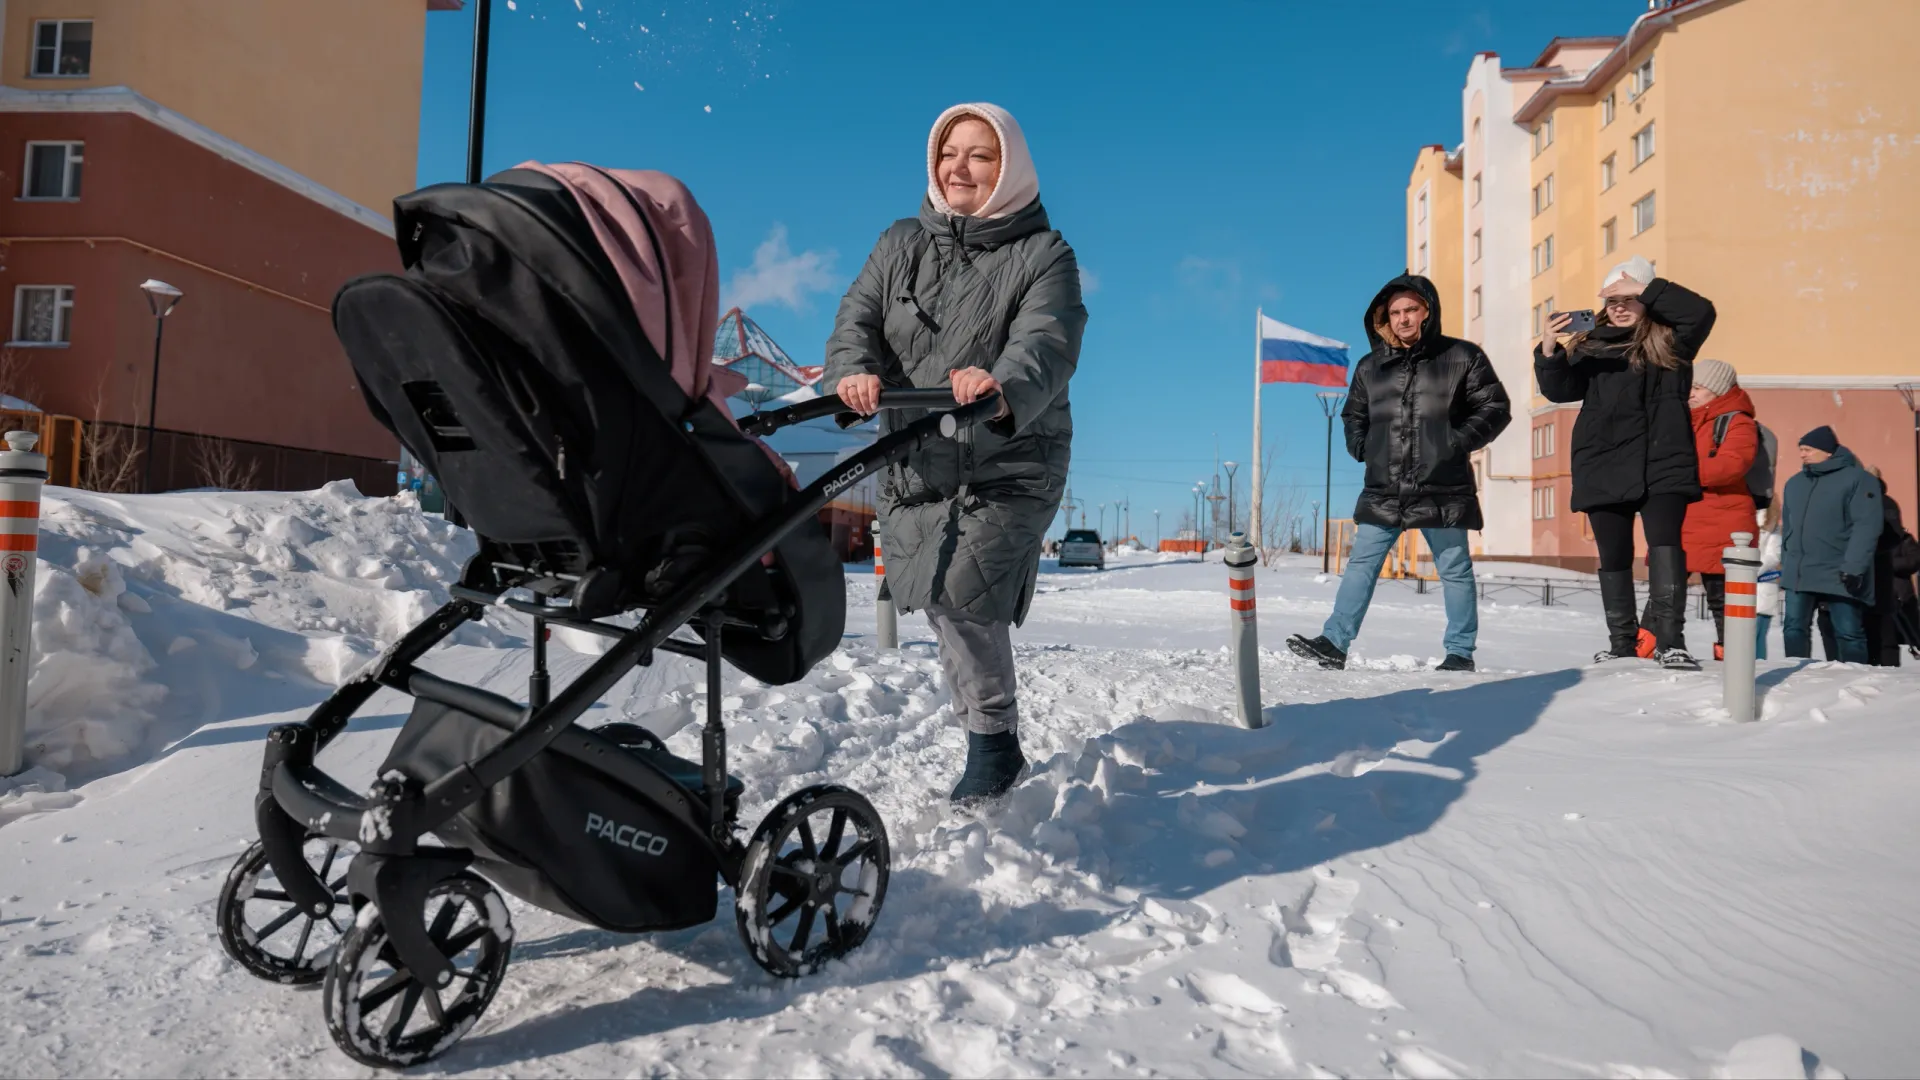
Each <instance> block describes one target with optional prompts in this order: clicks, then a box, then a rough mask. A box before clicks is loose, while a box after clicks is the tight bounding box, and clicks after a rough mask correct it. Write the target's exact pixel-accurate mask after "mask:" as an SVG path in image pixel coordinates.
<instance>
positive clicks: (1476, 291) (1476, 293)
mask: <svg viewBox="0 0 1920 1080" xmlns="http://www.w3.org/2000/svg"><path fill="white" fill-rule="evenodd" d="M1473 317H1474V318H1476V319H1477V318H1479V317H1480V286H1478V285H1475V286H1474V287H1473Z"/></svg>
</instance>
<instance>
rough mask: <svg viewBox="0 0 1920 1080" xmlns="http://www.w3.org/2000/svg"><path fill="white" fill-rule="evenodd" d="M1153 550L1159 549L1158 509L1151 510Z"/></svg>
mask: <svg viewBox="0 0 1920 1080" xmlns="http://www.w3.org/2000/svg"><path fill="white" fill-rule="evenodd" d="M1153 550H1155V551H1159V550H1160V511H1158V510H1155V511H1154V512H1153Z"/></svg>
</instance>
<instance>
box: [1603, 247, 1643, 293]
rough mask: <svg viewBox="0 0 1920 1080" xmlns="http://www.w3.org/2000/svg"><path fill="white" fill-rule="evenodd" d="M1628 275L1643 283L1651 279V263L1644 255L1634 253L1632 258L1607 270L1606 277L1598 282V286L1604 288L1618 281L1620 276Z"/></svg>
mask: <svg viewBox="0 0 1920 1080" xmlns="http://www.w3.org/2000/svg"><path fill="white" fill-rule="evenodd" d="M1628 277H1630V278H1632V279H1633V280H1635V281H1637V282H1639V283H1640V284H1642V285H1645V284H1646V283H1647V282H1649V281H1652V280H1653V264H1652V263H1650V262H1648V261H1647V260H1646V257H1645V256H1643V255H1635V256H1634V257H1633V258H1631V259H1628V260H1627V261H1626V262H1623V263H1621V264H1620V265H1619V266H1616V267H1614V268H1613V269H1611V270H1609V271H1607V279H1606V280H1605V281H1602V282H1601V283H1600V287H1601V288H1603V289H1604V288H1606V287H1607V286H1609V285H1611V284H1613V283H1614V282H1616V281H1619V280H1620V279H1621V278H1628Z"/></svg>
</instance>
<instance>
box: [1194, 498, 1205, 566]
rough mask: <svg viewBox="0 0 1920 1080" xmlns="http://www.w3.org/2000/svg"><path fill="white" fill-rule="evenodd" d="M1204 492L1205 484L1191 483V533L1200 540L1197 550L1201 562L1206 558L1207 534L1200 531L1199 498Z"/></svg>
mask: <svg viewBox="0 0 1920 1080" xmlns="http://www.w3.org/2000/svg"><path fill="white" fill-rule="evenodd" d="M1206 493H1207V486H1206V485H1205V484H1195V485H1193V535H1194V538H1195V539H1197V540H1199V541H1200V547H1199V551H1200V561H1201V562H1205V561H1206V560H1207V534H1205V533H1203V532H1201V531H1200V500H1201V499H1202V498H1204V497H1205V496H1206Z"/></svg>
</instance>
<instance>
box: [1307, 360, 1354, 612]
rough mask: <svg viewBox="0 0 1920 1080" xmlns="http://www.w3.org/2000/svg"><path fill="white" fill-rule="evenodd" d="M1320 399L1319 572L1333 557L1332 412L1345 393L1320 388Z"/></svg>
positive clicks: (1334, 411) (1325, 567) (1341, 401)
mask: <svg viewBox="0 0 1920 1080" xmlns="http://www.w3.org/2000/svg"><path fill="white" fill-rule="evenodd" d="M1314 396H1315V397H1317V398H1319V399H1320V411H1321V412H1323V413H1325V414H1327V486H1326V492H1325V496H1326V500H1327V520H1326V524H1325V525H1324V526H1322V532H1321V535H1320V572H1321V573H1323V574H1324V573H1326V572H1327V567H1328V566H1329V565H1330V563H1331V560H1332V558H1333V553H1332V552H1331V551H1329V550H1328V547H1329V545H1328V543H1327V536H1328V535H1329V534H1331V533H1332V532H1333V414H1335V413H1337V412H1339V411H1340V405H1341V403H1343V402H1344V401H1346V400H1347V395H1345V394H1343V393H1341V392H1340V391H1338V390H1322V391H1321V392H1319V393H1318V394H1315V395H1314Z"/></svg>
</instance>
